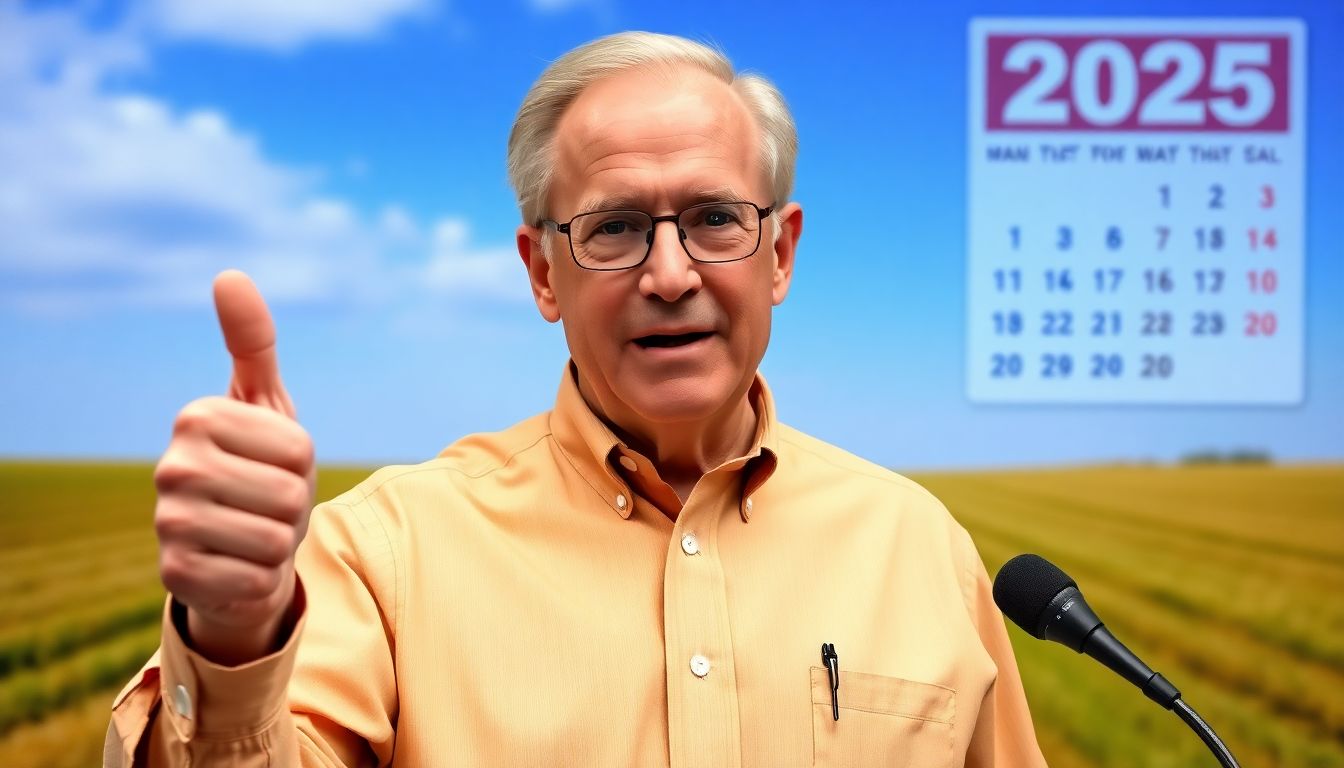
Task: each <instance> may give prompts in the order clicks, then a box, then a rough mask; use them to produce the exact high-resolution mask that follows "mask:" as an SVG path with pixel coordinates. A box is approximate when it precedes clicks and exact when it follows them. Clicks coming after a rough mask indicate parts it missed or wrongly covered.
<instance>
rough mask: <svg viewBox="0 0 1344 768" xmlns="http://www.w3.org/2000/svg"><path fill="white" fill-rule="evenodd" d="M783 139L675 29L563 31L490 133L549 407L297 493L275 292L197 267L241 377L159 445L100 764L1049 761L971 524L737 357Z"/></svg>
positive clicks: (772, 116)
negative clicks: (823, 431) (138, 632)
mask: <svg viewBox="0 0 1344 768" xmlns="http://www.w3.org/2000/svg"><path fill="white" fill-rule="evenodd" d="M796 144H797V142H796V136H795V132H794V128H793V124H792V121H791V118H790V117H789V114H788V111H787V109H786V107H785V105H784V103H783V100H782V99H781V98H780V96H779V94H778V93H777V92H776V91H775V89H774V88H773V87H772V86H770V85H769V84H768V83H767V82H765V81H764V80H762V79H760V78H755V77H735V76H734V74H733V72H732V69H731V66H730V65H729V63H728V62H727V61H726V60H725V59H723V58H722V57H721V56H720V55H719V54H717V53H716V52H714V51H712V50H710V49H708V48H706V47H704V46H701V45H699V44H696V43H692V42H690V41H687V40H683V39H679V38H674V37H666V36H661V35H649V34H624V35H616V36H613V37H609V38H605V39H602V40H598V41H596V42H594V43H591V44H588V45H586V46H583V47H581V48H579V49H577V50H575V51H573V52H571V53H569V54H568V55H566V56H564V57H562V58H561V59H560V60H558V61H557V62H555V63H554V64H553V65H552V66H551V67H550V68H549V69H547V71H546V72H545V73H544V74H543V75H542V76H541V78H540V79H539V80H538V81H537V83H536V84H535V85H534V86H533V88H532V90H531V92H530V93H529V94H528V96H527V98H526V100H525V101H524V103H523V106H522V109H521V110H520V112H519V115H518V119H517V122H516V123H515V127H514V130H513V134H512V136H511V138H510V142H509V170H510V174H511V177H512V181H513V183H514V185H515V188H516V189H517V193H518V197H519V201H520V205H521V208H522V211H523V220H524V223H523V225H522V226H520V227H519V228H518V232H517V242H518V251H519V254H520V255H521V257H522V261H523V264H524V265H525V266H526V268H527V274H528V277H529V279H530V282H531V287H532V293H533V296H534V298H535V299H536V303H537V307H538V309H539V310H540V311H541V314H542V316H543V317H544V318H545V319H546V320H547V321H549V322H562V323H563V324H564V330H565V337H566V339H567V341H568V344H569V350H570V353H571V355H572V360H571V362H570V364H569V365H568V366H567V368H566V369H565V371H564V372H563V374H562V376H561V381H560V389H559V394H558V396H557V398H556V404H555V408H554V409H553V410H552V411H550V412H549V413H545V414H541V415H539V416H536V417H534V418H532V419H529V420H527V421H524V422H522V423H520V424H517V425H515V426H513V427H511V428H509V429H507V430H505V431H503V432H498V433H494V434H485V435H474V436H471V437H467V438H464V439H462V440H460V441H458V442H456V443H454V444H453V445H451V446H449V447H448V448H447V449H445V450H444V451H443V453H442V454H440V455H439V456H438V457H437V458H435V459H433V460H431V461H428V462H425V463H423V464H419V465H416V466H405V467H388V468H385V469H383V470H380V471H378V472H376V473H375V474H374V475H373V476H372V477H370V478H369V479H368V480H366V481H364V482H363V483H361V484H360V485H358V486H357V487H355V488H354V489H352V490H351V491H349V492H347V493H345V494H342V495H341V496H339V497H337V498H336V499H334V500H332V501H330V502H326V503H323V504H320V505H318V506H317V507H316V508H315V509H313V510H312V511H311V516H310V515H309V505H310V503H311V499H312V478H313V458H312V455H313V454H312V448H311V445H310V443H309V441H308V438H307V435H306V433H305V432H304V431H303V430H302V429H301V428H300V427H299V426H298V424H297V423H296V422H295V421H294V420H293V416H294V411H293V408H292V406H291V405H290V401H289V397H288V396H287V395H286V394H285V391H284V388H283V386H282V385H281V383H280V379H279V375H278V373H277V367H276V362H275V355H274V340H275V334H274V330H273V328H272V326H271V321H270V317H269V314H268V313H267V311H266V307H265V304H264V303H263V302H262V300H261V298H260V296H259V295H258V294H257V293H256V291H255V289H254V288H252V286H251V283H250V282H249V281H248V280H247V279H246V278H245V277H243V276H242V275H240V274H238V273H226V274H224V275H221V276H220V278H219V279H218V280H217V281H216V284H215V299H216V304H217V307H218V310H219V315H220V322H221V325H222V327H223V331H224V337H225V340H226V342H227V345H228V348H229V350H230V352H231V353H232V355H233V358H234V377H233V382H232V385H231V387H230V391H229V397H228V398H207V399H204V400H200V401H196V402H194V403H192V404H190V405H188V406H187V407H186V408H184V409H183V410H182V412H181V413H180V414H179V416H178V419H177V422H176V428H175V431H174V436H173V440H172V443H171V445H170V447H169V449H168V451H167V452H166V454H165V455H164V457H163V459H162V461H161V462H160V464H159V466H158V469H157V472H156V477H155V480H156V484H157V486H158V489H159V502H158V506H157V509H156V511H155V524H156V527H157V530H158V533H159V537H160V552H161V556H160V569H161V571H162V575H163V580H164V583H165V585H166V586H167V587H168V589H169V591H170V592H171V593H172V598H171V599H170V600H169V602H168V606H167V609H166V611H165V617H164V631H163V644H162V647H161V648H160V651H159V653H158V654H156V656H155V658H154V659H151V661H150V663H149V664H148V665H147V666H146V667H145V669H144V670H143V671H142V672H141V673H140V674H139V675H137V676H136V678H135V679H134V680H132V681H131V683H130V684H129V685H128V686H127V687H126V689H125V690H124V691H123V692H122V694H121V695H120V696H119V697H118V698H117V700H116V703H115V705H114V710H113V714H112V724H111V728H110V729H109V734H108V742H107V750H106V758H105V760H106V764H108V765H130V764H135V765H188V764H189V765H193V766H206V765H227V766H294V765H304V766H375V765H377V766H393V765H394V766H449V765H484V766H503V765H525V766H554V765H564V766H658V765H673V766H707V767H708V766H737V765H741V766H761V767H762V768H776V767H779V766H804V765H824V766H869V765H872V766H918V768H942V767H943V766H961V765H971V766H989V765H996V766H1011V767H1012V768H1030V766H1037V765H1042V764H1043V760H1042V759H1041V755H1040V751H1039V749H1038V747H1037V745H1036V739H1035V736H1034V734H1033V732H1032V728H1031V720H1030V716H1029V714H1028V712H1027V707H1026V703H1025V701H1024V698H1023V694H1022V688H1021V683H1020V680H1019V678H1018V673H1017V668H1016V665H1015V663H1014V660H1013V655H1012V651H1011V648H1010V647H1009V644H1008V639H1007V636H1006V633H1005V631H1004V624H1003V620H1002V618H1001V617H1000V615H999V613H998V611H997V610H996V609H995V608H994V605H993V603H992V602H991V599H990V590H989V582H988V579H987V577H986V575H985V571H984V567H983V566H982V564H981V562H980V560H979V557H978V555H977V554H976V552H975V549H974V547H973V545H972V544H971V541H970V539H969V537H968V536H967V535H966V533H965V531H964V530H962V528H961V527H960V526H958V525H957V524H956V523H955V522H954V521H953V520H952V519H951V518H950V517H949V516H948V514H947V512H946V510H945V509H944V508H943V507H942V506H941V505H940V504H939V503H938V502H937V501H936V500H935V499H933V498H932V497H931V496H930V495H929V494H928V493H926V492H925V491H923V490H922V489H920V488H919V487H918V486H916V485H915V484H913V483H911V482H910V481H908V480H906V479H904V478H902V477H900V476H898V475H896V474H893V473H891V472H889V471H887V470H885V469H882V468H881V467H877V466H874V465H872V464H869V463H867V462H865V461H862V460H860V459H858V458H855V457H854V456H851V455H849V454H847V453H845V452H843V451H841V450H839V449H837V448H834V447H832V446H829V445H826V444H825V443H822V442H820V441H818V440H816V439H814V438H811V437H808V436H806V435H804V434H801V433H799V432H797V431H795V430H793V429H790V428H788V427H786V426H784V425H782V424H780V423H779V422H778V421H777V420H776V417H775V408H774V403H773V401H772V399H771V395H770V391H769V389H768V388H767V387H766V384H765V381H764V380H763V379H762V378H761V377H760V375H759V374H758V373H757V366H758V365H759V363H760V361H761V358H762V356H763V355H764V353H765V348H766V344H767V341H768V340H769V335H770V318H771V312H772V308H773V307H774V306H775V305H777V304H779V303H780V302H782V301H783V300H784V297H785V295H786V294H787V293H788V289H789V284H790V281H791V279H792V276H793V265H794V257H795V252H796V247H797V243H798V237H799V234H800V233H801V232H802V224H803V214H802V209H801V208H800V206H799V205H798V204H797V203H793V202H789V194H790V187H791V185H792V176H793V164H794V155H795V148H796ZM445 407H453V406H452V405H451V404H449V405H446V406H445ZM305 534H306V535H305ZM300 542H302V545H301V546H300Z"/></svg>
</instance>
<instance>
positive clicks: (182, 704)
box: [173, 685, 191, 720]
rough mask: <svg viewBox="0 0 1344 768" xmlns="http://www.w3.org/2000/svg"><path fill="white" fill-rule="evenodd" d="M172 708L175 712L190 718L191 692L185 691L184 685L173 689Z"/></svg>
mask: <svg viewBox="0 0 1344 768" xmlns="http://www.w3.org/2000/svg"><path fill="white" fill-rule="evenodd" d="M173 708H174V709H176V710H177V714H179V715H181V716H183V717H185V718H187V719H188V720H190V719H191V694H190V693H187V687H186V686H185V685H179V686H177V687H176V688H174V689H173Z"/></svg>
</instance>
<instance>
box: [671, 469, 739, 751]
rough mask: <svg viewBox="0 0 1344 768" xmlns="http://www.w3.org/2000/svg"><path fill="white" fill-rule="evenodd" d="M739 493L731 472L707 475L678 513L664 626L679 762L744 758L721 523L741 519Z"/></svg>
mask: <svg viewBox="0 0 1344 768" xmlns="http://www.w3.org/2000/svg"><path fill="white" fill-rule="evenodd" d="M737 495H738V494H737V488H736V485H735V484H733V483H732V473H730V472H724V471H719V472H714V473H711V474H709V475H706V476H705V477H704V478H702V479H701V482H700V483H699V484H698V485H697V486H696V489H695V491H694V492H693V493H692V494H691V497H690V498H689V499H688V500H687V503H686V505H685V506H684V507H683V508H682V510H681V513H680V514H679V515H678V516H677V520H676V523H675V524H674V525H673V529H672V537H671V540H670V541H669V543H668V550H667V565H666V570H665V573H664V580H663V611H664V629H663V632H664V647H665V649H666V656H667V658H666V662H667V711H668V722H667V727H668V749H669V752H670V755H669V757H670V758H671V764H672V766H673V767H674V768H693V767H694V768H699V767H700V766H704V767H705V768H709V767H710V766H714V767H715V768H717V767H718V766H737V765H741V763H742V754H741V744H742V739H741V732H740V730H739V719H738V702H737V673H736V670H735V668H734V665H733V646H732V634H731V632H730V630H729V625H728V596H727V591H726V589H725V581H724V575H723V563H722V561H721V560H720V558H719V546H718V528H719V525H720V524H731V523H732V522H733V521H735V520H736V521H738V522H740V518H739V517H738V513H737V502H738V499H737ZM724 521H726V522H724Z"/></svg>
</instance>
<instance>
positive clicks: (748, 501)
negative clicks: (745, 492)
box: [747, 499, 751, 512]
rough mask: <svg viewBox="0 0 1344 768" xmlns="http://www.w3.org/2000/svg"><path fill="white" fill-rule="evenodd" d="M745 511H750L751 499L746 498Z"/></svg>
mask: <svg viewBox="0 0 1344 768" xmlns="http://www.w3.org/2000/svg"><path fill="white" fill-rule="evenodd" d="M747 511H748V512H750V511H751V499H747Z"/></svg>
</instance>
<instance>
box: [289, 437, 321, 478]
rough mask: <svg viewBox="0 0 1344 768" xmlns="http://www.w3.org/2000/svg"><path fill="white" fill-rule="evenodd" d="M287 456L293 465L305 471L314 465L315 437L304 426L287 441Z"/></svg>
mask: <svg viewBox="0 0 1344 768" xmlns="http://www.w3.org/2000/svg"><path fill="white" fill-rule="evenodd" d="M285 458H286V459H287V460H288V462H289V464H290V465H291V466H293V467H296V468H299V469H301V470H303V471H304V472H307V471H308V468H309V467H311V466H312V465H313V458H314V457H313V439H312V438H311V437H309V436H308V433H307V432H306V431H305V430H303V429H302V428H300V429H299V431H298V433H297V434H295V435H294V436H293V437H291V438H290V439H289V440H288V441H286V445H285Z"/></svg>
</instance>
